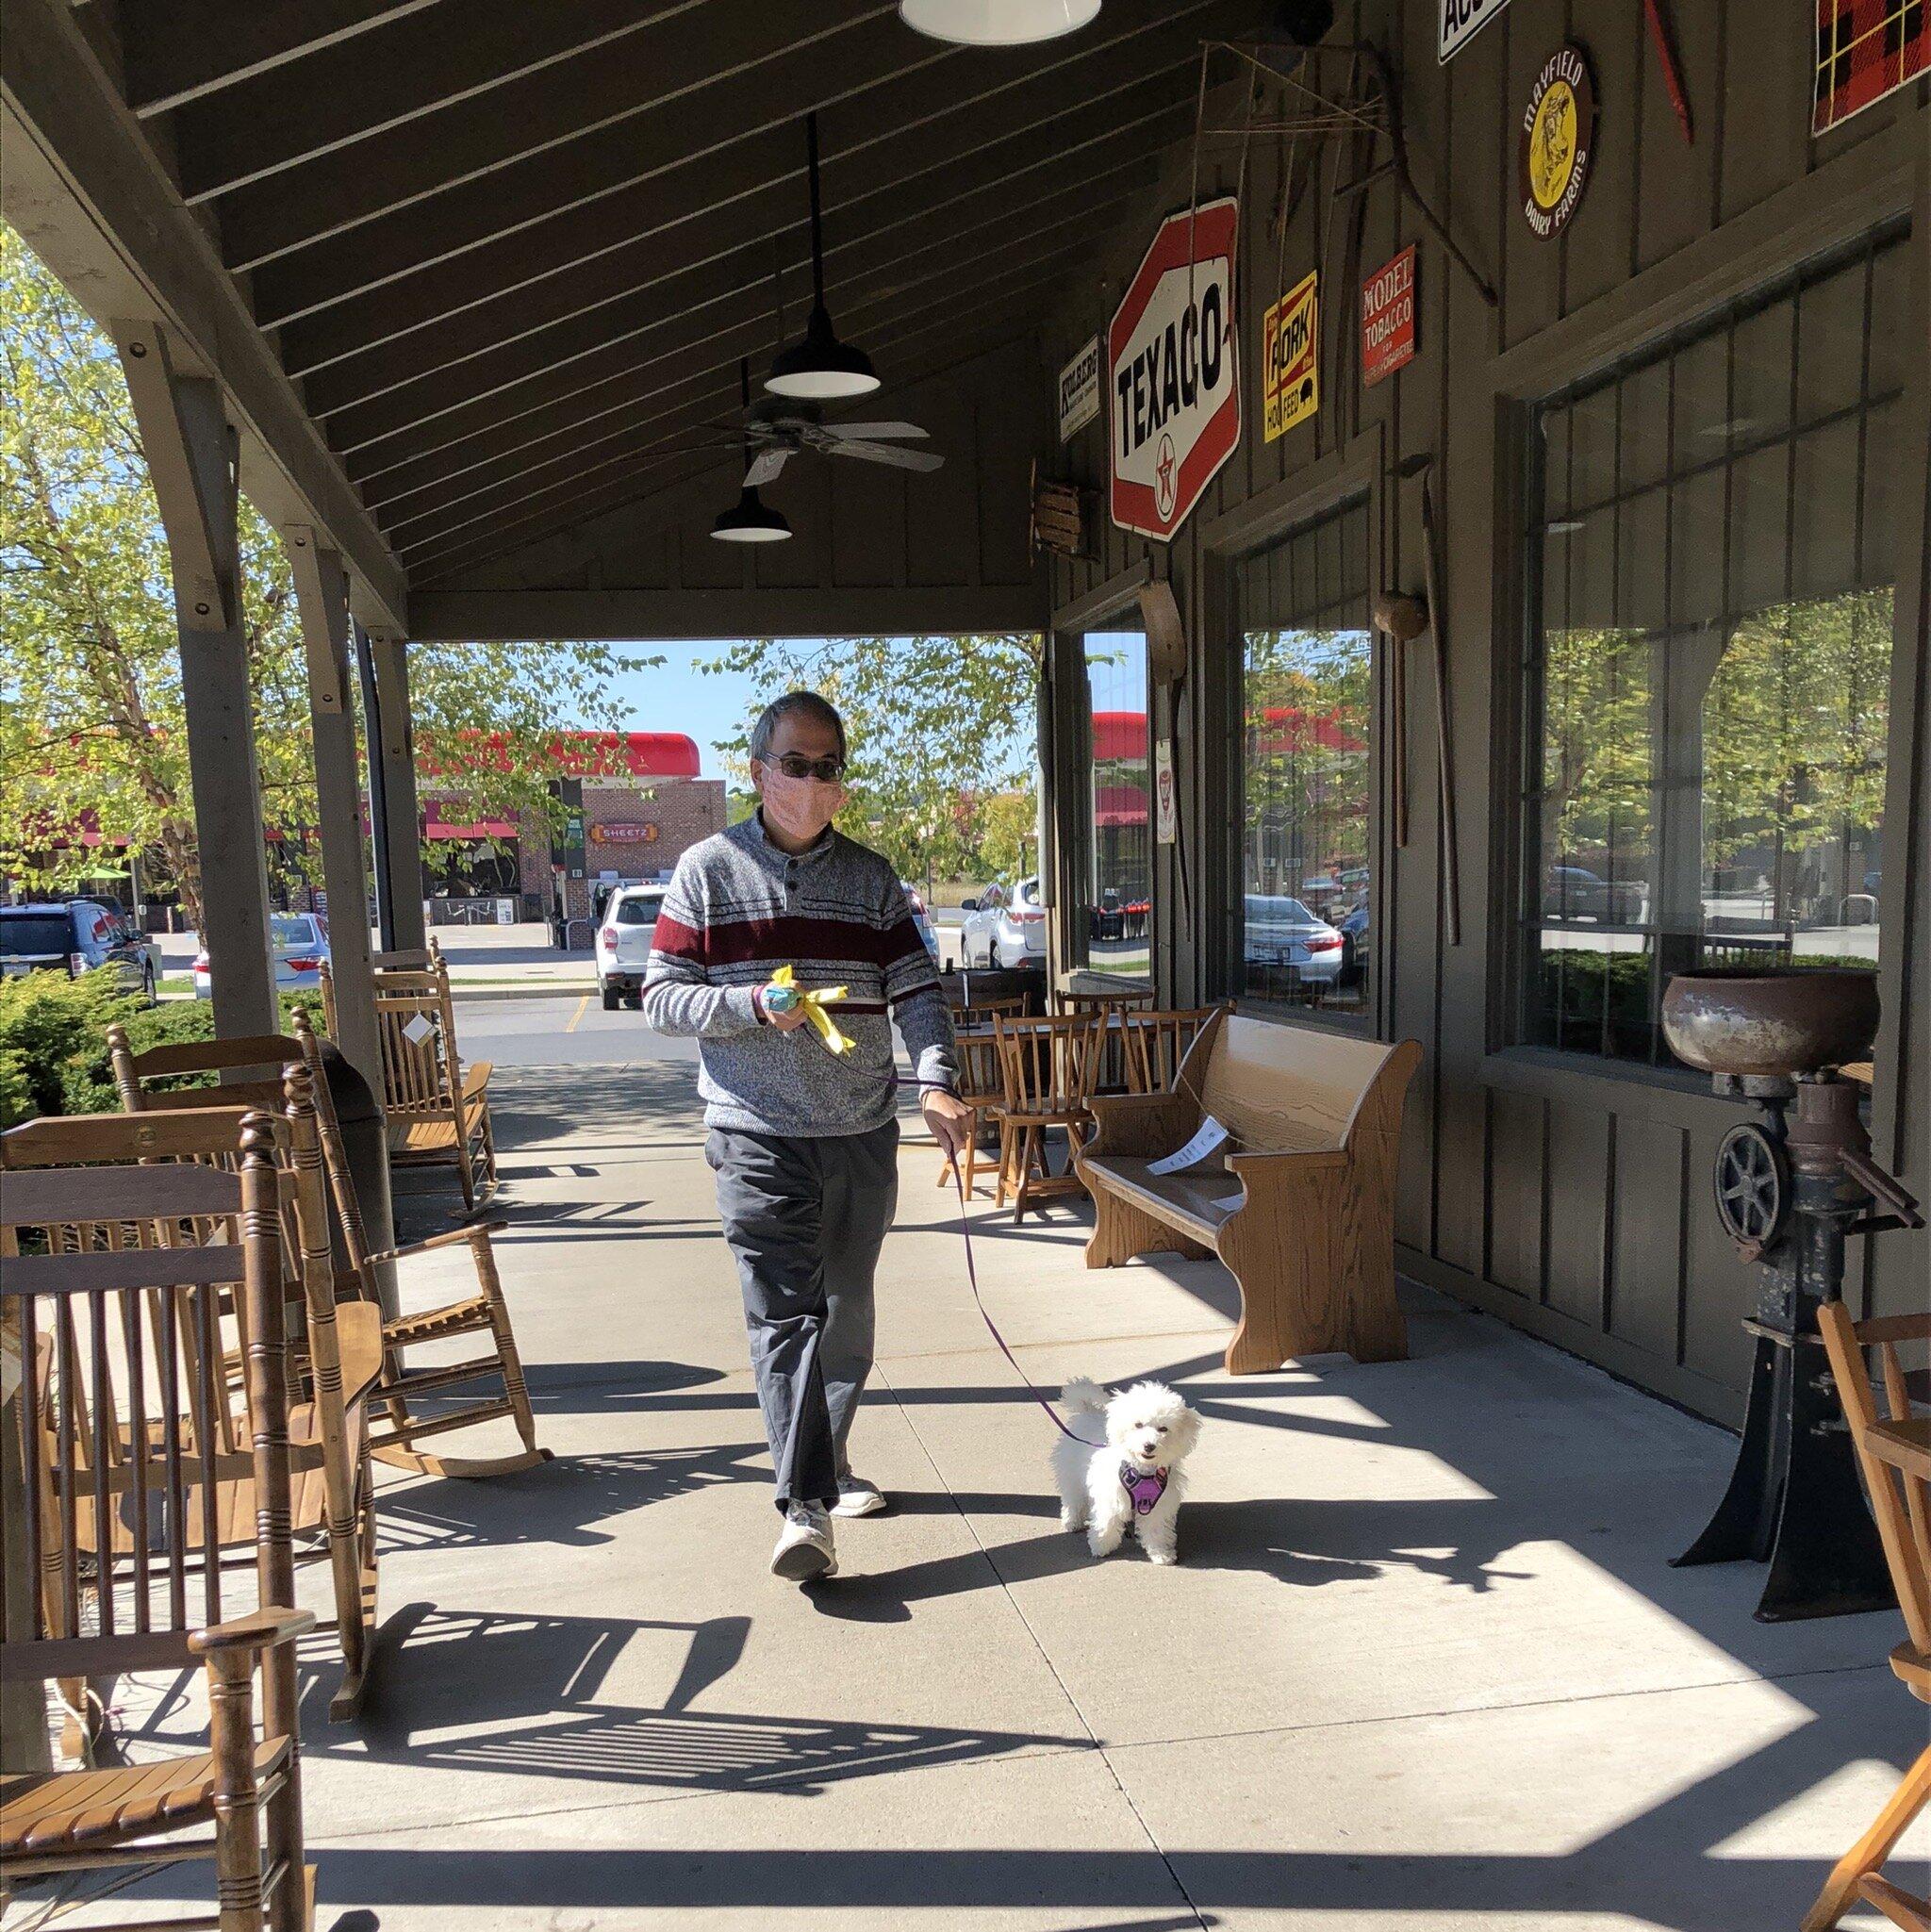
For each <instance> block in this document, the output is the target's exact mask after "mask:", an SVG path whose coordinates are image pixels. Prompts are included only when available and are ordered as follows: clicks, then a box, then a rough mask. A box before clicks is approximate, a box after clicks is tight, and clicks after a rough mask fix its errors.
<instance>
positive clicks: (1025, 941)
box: [959, 878, 1046, 972]
mask: <svg viewBox="0 0 1931 1932" xmlns="http://www.w3.org/2000/svg"><path fill="white" fill-rule="evenodd" d="M960 910H961V911H962V912H963V913H964V914H965V915H966V920H965V923H964V925H962V926H961V927H960V929H959V954H960V960H959V963H960V965H962V966H966V967H967V968H968V969H969V968H971V967H974V966H987V967H990V968H991V969H992V970H993V971H995V972H997V971H998V970H999V967H1001V966H1032V965H1033V964H1035V963H1038V964H1041V965H1043V964H1044V963H1045V960H1046V901H1045V900H1044V899H1043V898H1041V896H1040V891H1039V881H1038V880H1037V879H1036V878H1032V879H1021V880H1020V881H1018V883H1016V884H1014V885H988V886H987V887H986V889H985V890H984V892H982V894H981V895H980V896H979V898H977V899H968V900H966V901H965V902H964V904H963V905H962V906H961V907H960Z"/></svg>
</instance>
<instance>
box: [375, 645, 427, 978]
mask: <svg viewBox="0 0 1931 1932" xmlns="http://www.w3.org/2000/svg"><path fill="white" fill-rule="evenodd" d="M371 647H372V653H373V656H374V660H375V689H376V700H377V703H376V708H377V710H378V711H379V712H380V713H381V719H382V733H381V737H382V777H383V800H384V806H385V816H386V817H387V818H388V828H387V835H388V870H389V881H390V884H391V886H392V887H393V890H394V893H395V904H394V906H393V907H392V909H391V911H390V918H391V919H392V921H393V922H394V928H395V930H394V933H393V934H392V936H391V937H390V939H389V944H390V946H392V947H395V948H397V949H401V950H404V951H411V950H416V949H420V948H421V947H422V946H425V945H426V944H427V943H428V940H427V936H426V928H425V924H424V921H423V917H422V830H421V826H422V820H421V812H420V810H419V809H418V807H417V803H416V734H415V731H414V729H413V728H412V726H411V724H410V720H409V665H408V654H407V653H408V647H407V646H406V645H404V642H403V640H402V639H401V638H400V637H374V638H371Z"/></svg>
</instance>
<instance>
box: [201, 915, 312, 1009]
mask: <svg viewBox="0 0 1931 1932" xmlns="http://www.w3.org/2000/svg"><path fill="white" fill-rule="evenodd" d="M268 928H269V940H270V943H271V945H272V948H273V950H274V959H275V991H276V992H277V993H306V992H310V991H312V990H313V989H314V988H316V987H317V986H320V985H321V984H322V961H323V960H325V959H326V958H327V957H328V921H327V920H326V919H324V918H323V917H322V915H321V914H320V913H271V914H270V915H269V916H268ZM194 997H195V998H196V999H212V998H213V997H214V975H213V974H212V973H211V972H210V971H209V970H208V964H207V950H206V948H204V949H202V950H201V951H200V952H197V953H196V954H195V955H194Z"/></svg>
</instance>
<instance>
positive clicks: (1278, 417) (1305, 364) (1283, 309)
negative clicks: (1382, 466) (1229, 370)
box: [1261, 269, 1321, 443]
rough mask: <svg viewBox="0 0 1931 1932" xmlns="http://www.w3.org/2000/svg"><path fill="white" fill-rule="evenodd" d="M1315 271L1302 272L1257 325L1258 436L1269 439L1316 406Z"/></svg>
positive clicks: (1318, 398) (1318, 354) (1318, 338)
mask: <svg viewBox="0 0 1931 1932" xmlns="http://www.w3.org/2000/svg"><path fill="white" fill-rule="evenodd" d="M1320 285H1321V272H1320V270H1318V269H1310V270H1309V271H1308V272H1307V273H1306V274H1305V275H1303V276H1302V277H1301V279H1300V280H1299V281H1298V282H1296V284H1295V285H1294V287H1293V288H1292V289H1289V290H1288V291H1287V293H1286V294H1285V295H1283V296H1282V297H1281V298H1280V300H1279V302H1277V303H1276V304H1275V305H1273V307H1271V308H1270V309H1269V310H1268V311H1267V313H1266V316H1265V317H1264V318H1263V322H1262V324H1261V400H1262V417H1263V421H1262V434H1263V438H1265V440H1267V441H1268V442H1270V443H1271V442H1273V441H1274V440H1275V438H1278V437H1283V436H1285V435H1286V434H1287V432H1288V431H1289V430H1291V429H1292V428H1293V427H1294V426H1295V424H1296V422H1304V421H1306V420H1307V419H1308V418H1309V417H1310V416H1312V414H1313V413H1314V411H1315V410H1316V409H1318V408H1319V407H1320V406H1321V371H1320V360H1321V301H1320Z"/></svg>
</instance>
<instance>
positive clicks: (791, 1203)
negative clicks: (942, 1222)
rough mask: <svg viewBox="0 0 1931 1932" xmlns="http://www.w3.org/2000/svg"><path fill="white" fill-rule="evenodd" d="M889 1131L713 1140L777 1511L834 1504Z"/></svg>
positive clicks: (710, 1154) (729, 1135) (862, 1347)
mask: <svg viewBox="0 0 1931 1932" xmlns="http://www.w3.org/2000/svg"><path fill="white" fill-rule="evenodd" d="M898 1153H899V1125H898V1122H897V1121H888V1122H886V1124H885V1125H884V1126H883V1127H881V1128H878V1129H875V1130H874V1131H872V1132H870V1133H855V1134H841V1135H834V1136H832V1137H829V1138H826V1139H823V1140H806V1139H794V1138H791V1137H790V1136H787V1135H784V1134H775V1133H739V1132H736V1131H731V1130H727V1129H724V1128H715V1127H714V1128H713V1129H712V1130H711V1131H710V1133H709V1135H708V1136H707V1137H706V1139H705V1142H704V1158H705V1160H707V1161H708V1162H709V1163H710V1164H711V1166H712V1169H713V1170H714V1171H715V1172H716V1174H717V1176H718V1216H719V1218H720V1219H721V1220H722V1221H723V1223H724V1239H725V1240H726V1241H728V1242H729V1243H730V1244H731V1251H732V1253H733V1254H734V1255H735V1256H736V1257H737V1278H738V1281H739V1283H740V1285H741V1286H742V1288H743V1290H744V1326H745V1329H746V1330H747V1332H748V1333H749V1334H750V1337H751V1371H752V1373H753V1375H755V1377H756V1378H757V1388H758V1407H759V1408H760V1409H761V1410H762V1411H763V1412H764V1417H765V1434H766V1436H767V1438H768V1439H769V1441H770V1445H771V1466H772V1468H773V1470H774V1471H775V1472H776V1475H777V1478H778V1507H779V1508H780V1509H781V1510H782V1509H784V1508H785V1507H786V1506H787V1505H788V1504H790V1503H791V1502H793V1501H794V1500H796V1501H798V1502H803V1503H823V1504H824V1505H825V1506H826V1507H827V1508H828V1509H829V1508H830V1507H831V1505H832V1504H833V1503H834V1502H836V1501H837V1499H838V1477H839V1474H840V1473H841V1472H842V1471H843V1470H844V1469H845V1467H846V1466H847V1465H846V1461H845V1445H846V1442H847V1440H848V1438H849V1437H850V1433H851V1418H852V1417H853V1415H855V1414H856V1413H857V1412H858V1400H859V1397H860V1396H861V1395H863V1394H864V1393H865V1379H866V1376H868V1375H869V1374H870V1373H871V1351H872V1272H873V1270H874V1269H875V1268H876V1267H877V1266H878V1259H879V1249H880V1247H882V1246H883V1243H884V1238H885V1230H886V1229H887V1228H889V1227H890V1226H891V1225H892V1213H893V1210H894V1209H895V1208H896V1207H897V1206H898V1204H899V1160H898Z"/></svg>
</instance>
